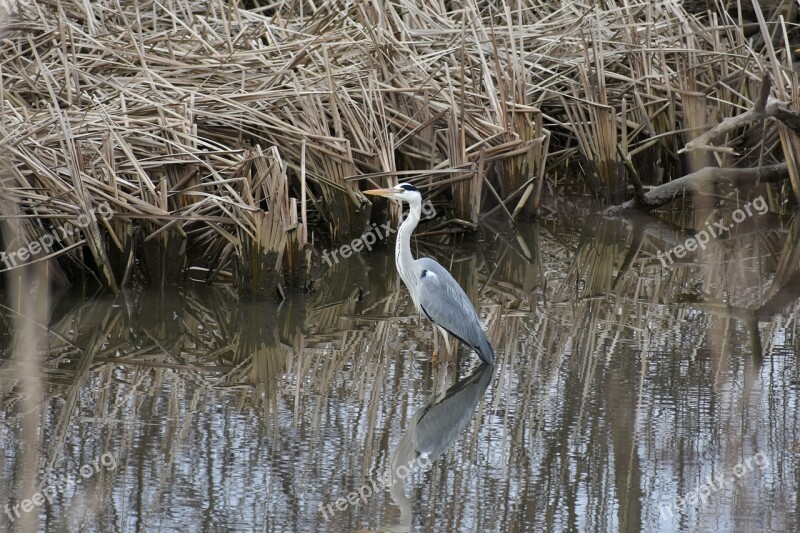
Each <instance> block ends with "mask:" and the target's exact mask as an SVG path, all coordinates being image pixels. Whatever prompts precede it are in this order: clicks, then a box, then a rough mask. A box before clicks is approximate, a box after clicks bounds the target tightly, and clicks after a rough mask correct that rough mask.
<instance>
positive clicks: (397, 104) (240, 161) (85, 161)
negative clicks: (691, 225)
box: [0, 0, 800, 297]
mask: <svg viewBox="0 0 800 533" xmlns="http://www.w3.org/2000/svg"><path fill="white" fill-rule="evenodd" d="M248 7H251V8H252V9H246V8H245V6H244V5H243V4H241V3H239V2H236V1H223V0H208V1H205V2H193V1H189V0H169V1H166V2H157V1H148V0H144V1H141V2H116V1H111V0H100V1H97V2H78V1H69V0H67V1H61V2H54V1H41V0H33V1H31V2H19V3H12V4H10V7H9V11H10V14H9V15H8V16H7V17H6V19H5V23H4V24H3V28H2V30H0V31H2V44H0V113H1V114H2V116H3V120H2V125H1V126H0V127H1V128H2V130H0V150H2V154H3V158H2V161H3V172H2V180H3V184H2V185H3V189H4V191H5V194H6V195H7V196H8V197H9V199H11V200H13V201H14V202H15V204H16V209H15V210H11V211H12V212H4V213H2V216H3V218H4V219H8V218H20V219H22V220H21V222H22V226H23V227H22V230H21V233H20V236H19V237H18V239H17V241H16V242H5V243H4V249H5V250H15V249H17V248H18V247H20V246H23V245H25V244H26V243H29V242H33V241H36V240H37V239H41V238H42V236H43V235H44V234H46V233H50V232H53V231H56V230H57V229H58V228H63V227H64V226H65V225H67V224H73V225H74V224H75V221H76V220H78V217H79V216H80V215H81V214H85V213H90V212H93V211H96V210H98V209H99V208H100V207H107V208H108V209H109V210H110V211H111V212H112V213H113V216H111V217H109V218H103V217H95V218H92V220H91V221H90V222H89V223H88V224H86V225H85V226H84V225H81V227H80V231H76V232H73V233H71V234H70V235H68V236H65V237H64V238H63V239H61V240H60V242H59V243H58V244H57V246H55V247H54V248H53V249H52V250H48V251H47V253H42V254H41V256H40V257H37V259H43V258H54V257H58V258H59V261H58V263H57V264H56V265H54V266H52V267H50V272H51V273H50V275H51V277H52V278H53V279H56V280H58V281H65V280H75V279H77V278H80V277H82V276H89V277H96V278H98V279H99V281H100V282H101V283H102V284H103V285H105V286H107V287H109V288H110V289H112V290H114V291H119V290H120V287H123V286H125V285H130V284H131V283H137V282H139V283H148V282H149V283H151V284H159V285H168V284H173V283H179V282H180V281H181V280H183V279H184V278H185V277H186V275H187V273H189V275H190V276H192V277H193V278H195V279H203V280H206V281H213V280H215V279H220V278H221V279H232V280H233V281H234V282H235V283H236V285H237V287H238V288H239V292H240V293H241V294H243V295H252V296H256V297H265V296H268V295H269V294H271V293H272V292H273V291H274V290H275V288H276V287H279V286H281V285H282V284H283V285H303V284H305V283H307V282H308V281H309V279H311V278H313V277H314V276H313V273H314V272H315V268H316V266H318V265H319V263H320V262H319V261H318V259H317V256H316V251H317V250H318V249H319V248H320V247H327V246H336V245H339V244H341V243H345V242H348V241H350V240H351V239H352V238H354V237H356V236H358V235H360V234H361V233H362V232H363V231H364V230H365V229H366V228H367V227H368V225H369V224H370V221H371V219H375V218H376V217H378V216H383V215H375V214H373V213H372V210H371V204H370V203H369V202H368V201H367V199H366V198H365V197H364V196H363V195H362V194H361V192H360V189H362V188H364V187H366V186H373V185H385V184H387V183H394V182H396V181H397V180H400V179H402V180H405V181H410V182H412V183H415V184H416V185H418V186H419V187H421V188H423V190H424V191H425V192H426V194H427V195H429V196H430V197H432V198H436V199H437V201H439V202H440V204H441V205H446V206H447V209H446V210H445V211H446V215H447V218H448V220H450V221H452V228H453V231H463V230H464V229H471V228H475V227H476V225H477V224H478V223H479V222H480V219H481V217H482V216H483V215H492V214H498V215H499V216H502V217H503V218H505V219H508V220H511V221H512V222H513V221H514V220H518V219H520V218H524V217H531V216H535V215H536V214H537V213H539V211H540V209H542V207H543V205H544V196H545V194H546V193H547V191H548V187H545V176H548V175H549V176H558V175H561V174H567V175H569V176H571V177H570V179H569V180H567V181H566V184H572V183H575V182H581V181H583V182H584V185H585V186H587V187H588V189H589V190H590V191H591V193H592V194H593V195H595V196H596V197H598V198H600V199H603V200H604V201H605V202H610V203H614V202H619V201H621V200H623V199H624V198H625V197H626V194H627V191H626V180H627V179H628V176H627V170H626V168H627V167H626V162H630V163H631V164H632V166H633V167H634V168H635V169H637V172H638V173H639V174H640V175H641V176H642V181H644V182H645V184H659V183H662V182H664V181H668V180H669V179H671V178H673V177H677V176H680V175H683V174H684V173H685V170H686V169H685V168H684V167H685V166H686V160H687V157H684V156H679V155H678V150H680V149H681V147H683V145H684V144H685V142H686V141H687V140H689V139H690V138H691V136H692V135H694V132H695V130H697V129H698V128H702V127H703V126H704V124H705V123H713V122H715V121H719V120H721V119H722V118H724V117H728V116H731V115H736V114H738V113H740V112H742V111H743V110H746V109H749V108H750V107H751V106H752V103H753V101H755V99H756V95H757V94H758V90H759V87H760V79H761V78H760V76H761V72H762V71H763V70H765V69H770V70H771V71H772V73H773V78H774V80H775V86H776V91H777V94H778V95H779V96H783V97H784V98H790V97H794V98H796V97H797V96H796V95H797V91H796V90H795V89H796V87H797V77H796V74H795V73H794V71H792V70H791V54H792V51H791V50H790V49H789V48H788V45H785V43H784V44H781V45H780V46H776V47H771V48H770V47H766V48H767V50H765V51H762V49H764V48H765V47H764V46H763V43H762V44H761V45H755V44H753V41H752V40H748V38H747V37H746V36H745V34H744V33H743V31H742V29H741V27H740V26H741V20H737V19H736V17H735V16H733V17H732V16H731V15H729V14H728V13H726V12H722V11H721V12H719V13H713V12H708V13H701V14H700V15H692V14H689V13H687V12H686V11H685V9H684V7H682V5H681V4H680V3H679V2H676V1H674V0H666V1H661V2H656V3H652V2H644V1H639V2H637V1H634V2H627V3H625V4H624V5H616V4H615V3H599V4H598V3H591V2H571V3H565V4H558V3H556V4H553V3H548V2H539V1H535V0H531V1H528V2H519V3H514V4H507V3H505V2H491V1H486V2H478V1H465V2H460V3H457V4H455V3H453V4H450V3H445V2H431V3H417V2H410V1H405V0H399V1H395V2H388V1H381V2H371V3H365V2H355V1H349V2H333V1H328V2H317V3H313V2H302V1H301V2H283V1H278V2H274V3H270V4H268V5H267V4H264V5H263V6H261V7H259V6H253V5H249V6H248ZM775 13H776V14H775V15H774V16H773V15H770V14H769V13H768V14H767V17H769V18H768V19H766V20H764V21H762V22H763V23H762V24H761V25H760V27H761V28H762V29H774V30H775V31H774V35H776V36H777V40H778V41H781V35H789V34H790V33H791V28H789V29H788V30H787V27H786V25H785V24H784V25H783V26H781V25H780V24H777V23H772V22H770V21H773V20H778V21H779V22H781V21H783V19H781V18H779V17H778V15H779V14H781V13H780V12H778V11H776V12H775ZM789 15H791V14H789ZM762 18H763V16H762ZM779 30H783V33H781V31H779ZM769 42H771V41H769ZM781 42H783V41H781ZM702 112H705V114H706V116H704V117H702V120H701V119H698V113H702ZM793 135H795V134H794V133H793V132H792V131H790V130H786V129H785V128H784V129H783V130H780V131H777V130H775V129H767V128H765V129H764V132H763V134H756V135H754V134H753V133H752V132H748V131H744V132H742V131H739V132H736V133H735V134H734V135H731V136H729V137H730V138H727V139H726V142H727V144H728V145H729V146H735V147H736V149H737V150H738V154H739V155H733V154H731V153H725V154H717V156H716V157H717V159H718V161H717V162H718V163H719V164H720V165H721V166H733V165H736V164H739V163H741V162H744V163H746V164H749V163H751V162H752V161H760V162H761V161H772V160H777V161H784V160H788V161H790V162H791V163H792V165H794V166H796V158H795V157H794V155H792V156H791V157H789V156H787V155H784V154H785V152H786V151H789V152H791V146H793V144H792V143H796V141H797V139H796V137H793ZM795 174H797V175H800V173H797V172H795ZM564 183H565V182H564V181H563V180H561V181H558V180H557V179H555V178H553V179H552V180H551V185H556V186H558V185H560V184H564ZM793 183H794V182H793ZM795 192H796V191H795ZM391 216H392V217H396V216H397V213H396V212H392V213H391ZM13 266H14V265H11V266H9V265H5V266H2V268H3V269H7V268H13Z"/></svg>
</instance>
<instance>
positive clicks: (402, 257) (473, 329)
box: [367, 184, 494, 364]
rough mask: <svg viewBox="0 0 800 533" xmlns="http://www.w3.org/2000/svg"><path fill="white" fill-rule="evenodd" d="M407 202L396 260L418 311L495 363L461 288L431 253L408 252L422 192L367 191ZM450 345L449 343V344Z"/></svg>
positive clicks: (406, 188) (402, 188)
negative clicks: (429, 255) (427, 254)
mask: <svg viewBox="0 0 800 533" xmlns="http://www.w3.org/2000/svg"><path fill="white" fill-rule="evenodd" d="M367 193H369V194H378V195H380V196H386V197H389V198H393V199H396V200H402V201H405V202H408V204H409V213H408V217H407V218H406V220H405V221H404V222H403V223H402V224H401V225H400V228H399V229H398V230H397V245H396V246H395V264H396V265H397V271H398V273H399V274H400V277H401V278H402V280H403V283H405V285H406V287H408V292H409V293H410V294H411V299H412V300H413V301H414V305H415V306H416V308H417V312H419V313H421V314H424V315H425V316H426V317H427V318H428V319H429V320H430V321H431V322H433V323H434V324H435V325H436V326H437V327H438V328H439V329H440V330H442V333H443V335H445V341H446V340H447V337H446V334H448V333H449V334H450V335H452V336H453V337H455V338H457V339H458V340H460V341H461V342H463V343H464V344H466V345H468V346H470V347H471V348H472V349H473V350H475V352H476V353H477V354H478V357H480V358H481V360H482V361H483V362H484V363H489V364H492V363H494V350H493V349H492V345H491V343H490V342H489V339H488V338H487V336H486V333H485V332H484V331H483V327H482V326H481V322H480V320H479V319H478V314H477V313H476V312H475V308H474V307H473V306H472V302H470V300H469V298H468V297H467V295H466V294H465V293H464V290H463V289H462V288H461V286H460V285H459V284H458V282H457V281H456V280H455V279H454V278H453V276H452V275H450V272H448V271H447V269H445V268H444V267H443V266H442V265H440V264H439V263H437V262H436V261H434V260H433V259H431V258H430V257H422V258H420V259H414V257H413V256H412V255H411V234H412V233H413V232H414V228H416V227H417V224H418V223H419V219H420V215H421V214H422V196H421V195H420V193H419V191H417V189H416V188H414V187H413V186H411V185H408V184H400V185H398V186H397V187H395V188H394V189H378V190H376V191H367ZM448 347H449V345H448Z"/></svg>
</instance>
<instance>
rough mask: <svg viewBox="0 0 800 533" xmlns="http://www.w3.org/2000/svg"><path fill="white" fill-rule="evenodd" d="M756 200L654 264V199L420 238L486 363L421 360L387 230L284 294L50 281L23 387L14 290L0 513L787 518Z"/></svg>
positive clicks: (399, 523)
mask: <svg viewBox="0 0 800 533" xmlns="http://www.w3.org/2000/svg"><path fill="white" fill-rule="evenodd" d="M765 220H766V219H764V220H761V221H760V222H759V223H758V224H756V223H755V222H752V223H750V224H742V225H740V226H739V227H737V229H736V230H735V231H733V232H732V233H731V235H729V236H728V237H727V238H725V239H719V240H715V241H714V242H712V243H711V244H710V245H709V247H708V248H707V249H706V250H705V251H701V252H699V253H692V254H688V255H687V256H685V257H684V258H682V259H681V260H680V261H679V262H676V263H674V264H673V265H671V266H669V267H666V268H665V267H664V265H663V264H662V262H661V261H660V260H659V259H658V257H657V253H658V252H659V251H662V252H663V251H666V250H668V249H670V248H671V247H672V246H674V245H675V244H677V243H681V242H683V240H684V239H685V238H687V236H688V234H686V233H683V232H681V231H680V230H675V229H673V228H672V227H669V226H667V225H665V224H663V223H660V222H658V221H656V220H655V219H653V218H635V219H618V220H609V219H591V220H585V219H584V218H582V217H578V216H571V217H570V216H565V217H562V218H559V219H558V220H552V221H543V222H541V223H538V224H529V225H523V226H521V227H520V228H518V229H517V231H516V232H514V231H511V230H510V229H508V228H506V227H488V228H486V229H485V230H484V231H483V232H482V233H481V235H480V236H477V237H474V238H469V239H464V238H447V237H431V238H427V239H423V240H420V241H418V243H417V245H418V249H417V250H415V252H418V253H421V254H424V255H432V256H434V257H436V258H437V259H438V260H439V261H440V262H442V263H443V264H444V265H445V266H446V267H448V268H449V269H450V270H451V272H453V274H454V276H455V277H456V279H458V280H459V282H460V283H461V284H462V286H463V287H464V288H465V290H466V291H467V293H468V295H469V296H470V297H471V298H472V299H473V301H475V302H477V303H478V308H479V315H480V317H481V319H482V321H483V322H484V324H485V325H486V328H487V330H488V332H489V336H490V338H491V340H492V342H493V344H494V346H495V349H496V351H497V354H498V360H497V365H496V367H495V368H494V369H486V368H483V367H481V366H480V365H479V361H478V359H477V357H476V356H475V355H474V354H470V353H468V352H467V351H466V350H465V349H464V348H461V350H460V351H459V352H458V353H457V354H456V356H455V357H454V359H453V360H452V361H450V362H449V363H448V362H447V361H446V360H445V358H444V357H441V355H442V354H439V355H440V357H437V358H435V359H434V357H433V356H432V355H433V354H432V350H433V340H432V331H431V327H430V324H429V323H427V322H426V321H425V320H418V319H417V317H416V316H415V315H414V312H413V306H412V305H411V303H410V300H409V298H408V295H407V293H406V291H405V289H404V288H403V287H402V285H401V282H400V281H399V279H398V277H397V275H396V274H395V270H394V264H393V254H392V252H391V250H389V249H388V248H386V247H380V248H376V249H375V250H373V251H372V252H371V253H366V252H365V253H360V254H356V255H354V256H352V257H350V258H348V259H346V260H343V261H341V262H339V263H337V264H334V265H333V266H332V268H330V269H329V271H328V272H327V273H326V275H325V276H324V277H323V278H322V279H321V280H319V281H317V282H316V283H315V288H314V290H313V291H312V292H310V293H302V292H290V293H289V294H288V295H287V299H286V300H285V301H283V302H282V303H280V304H277V303H273V302H242V301H240V300H239V299H238V298H237V297H236V296H235V292H234V290H233V289H232V288H230V287H229V286H226V285H224V284H222V285H216V286H210V287H209V286H206V285H201V284H192V283H189V284H188V285H187V286H186V287H184V288H181V289H176V290H174V291H170V292H160V291H152V290H148V291H144V292H134V291H130V292H127V293H125V294H123V295H121V296H120V297H117V298H114V297H111V296H105V295H93V294H90V293H89V292H88V290H87V289H75V290H71V291H66V292H63V293H58V294H54V295H53V296H52V299H51V303H50V308H49V311H48V318H47V324H42V325H41V330H40V335H39V336H38V338H37V340H38V345H37V350H38V353H39V355H40V356H41V357H42V358H43V364H42V368H41V383H42V390H41V393H40V397H38V398H35V399H31V398H28V399H27V400H25V398H24V397H25V395H26V390H25V387H24V386H23V385H22V383H21V381H20V376H21V372H23V371H24V369H25V368H26V367H25V366H24V365H23V363H22V361H21V360H19V359H14V358H11V353H12V348H11V334H12V333H13V331H14V328H15V326H14V324H15V323H18V321H19V313H18V312H17V313H15V311H14V309H13V308H14V306H13V305H10V306H7V307H5V308H4V310H3V315H2V316H3V318H4V322H3V331H2V332H3V337H2V339H3V341H2V342H3V345H2V347H3V352H2V357H3V360H2V363H0V364H2V370H0V372H1V373H0V377H1V378H2V379H0V394H1V395H2V396H0V398H1V399H2V406H3V409H2V415H0V447H1V448H2V450H0V472H2V475H3V477H4V481H5V482H4V489H3V492H2V493H0V511H2V510H4V509H9V510H8V511H6V512H4V513H3V514H2V515H0V519H1V520H0V524H1V525H0V528H2V529H3V530H13V529H15V528H17V527H18V526H19V524H20V523H22V522H21V521H22V520H23V518H19V519H17V518H15V519H14V520H13V521H12V520H11V519H10V518H9V516H12V517H13V516H14V511H13V506H14V505H20V502H22V500H24V499H26V498H32V497H33V494H34V493H35V492H37V491H46V490H47V489H48V487H53V486H58V490H57V491H56V492H57V493H56V494H54V495H53V496H52V497H51V498H49V501H48V500H45V501H44V503H43V504H42V505H40V506H37V507H35V508H34V509H33V510H32V511H30V513H29V514H32V515H34V516H38V518H39V528H40V529H43V530H50V531H61V530H72V531H77V530H84V531H103V532H105V531H125V532H128V531H200V530H202V531H223V530H230V531H253V530H260V531H362V530H365V531H375V530H394V531H408V530H412V531H435V532H439V531H617V530H619V531H676V530H677V531H708V530H720V531H794V530H796V529H797V524H798V492H799V489H798V487H800V418H798V391H799V390H800V372H799V371H798V366H797V355H796V349H797V346H798V340H797V334H796V332H797V328H798V324H797V312H798V302H797V299H798V296H800V277H799V276H800V273H799V272H798V270H799V267H800V262H799V261H798V235H800V228H799V227H798V223H797V221H796V220H795V221H792V220H788V221H787V220H782V221H781V220H771V221H769V223H767V222H765ZM6 297H7V298H6V300H7V301H13V298H11V297H10V296H9V295H6ZM17 311H18V310H17ZM15 319H16V320H17V322H15V321H14V320H15ZM33 400H35V401H33ZM32 404H34V405H38V406H39V407H38V408H37V409H36V410H35V411H31V410H30V409H29V406H30V405H32ZM26 421H27V422H26ZM31 421H33V422H31ZM26 423H29V424H31V425H30V426H28V429H26V425H25V424H26ZM32 435H33V436H32ZM26 457H27V458H28V459H25V458H26ZM30 457H34V458H35V461H34V462H33V463H31V462H30ZM412 459H415V460H416V461H417V463H429V464H427V468H424V469H423V468H419V469H413V468H412V471H411V472H410V473H409V474H408V475H407V476H399V475H395V476H394V477H390V478H389V479H385V475H386V473H387V471H388V472H390V471H391V470H392V466H394V467H395V469H396V467H397V465H401V464H403V465H407V464H408V463H409V461H411V460H412ZM26 460H27V461H28V463H27V464H28V466H30V465H31V464H34V465H35V466H34V468H35V470H36V474H35V475H34V476H33V477H31V476H30V475H29V474H30V470H29V468H28V467H26ZM103 460H104V461H105V463H103V462H102V461H103ZM87 465H88V466H89V468H84V469H82V467H86V466H87ZM83 473H86V474H88V475H87V476H86V477H82V474H83ZM401 473H404V472H401ZM26 475H27V476H28V477H27V478H26ZM400 477H403V478H404V479H400ZM26 479H34V480H35V486H30V484H28V485H26ZM69 481H74V482H75V483H74V484H69V483H68V482H69ZM365 487H367V488H365ZM21 488H22V490H21ZM51 490H52V489H51ZM367 492H369V494H367ZM353 494H355V497H354V496H353ZM348 497H350V500H351V501H349V502H348V501H347V499H348ZM342 502H344V503H342ZM6 505H9V506H11V507H10V508H5V507H4V506H6ZM9 513H10V514H9ZM21 516H22V515H21Z"/></svg>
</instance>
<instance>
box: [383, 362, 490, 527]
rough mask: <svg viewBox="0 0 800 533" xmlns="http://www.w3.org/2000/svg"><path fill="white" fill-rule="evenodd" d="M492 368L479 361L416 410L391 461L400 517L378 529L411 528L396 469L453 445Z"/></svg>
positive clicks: (402, 483)
mask: <svg viewBox="0 0 800 533" xmlns="http://www.w3.org/2000/svg"><path fill="white" fill-rule="evenodd" d="M493 370H494V367H493V366H492V365H487V364H482V365H480V366H479V367H478V368H476V369H475V371H474V372H473V373H472V374H470V375H469V377H467V378H465V379H463V380H461V381H459V382H458V383H456V384H454V385H453V386H452V387H450V388H449V389H447V390H446V391H445V392H444V393H442V394H439V395H436V396H434V397H432V398H431V399H430V400H428V402H426V403H425V405H423V406H422V407H421V408H420V409H419V410H418V411H417V412H416V413H415V414H414V418H413V419H412V420H411V424H409V426H408V428H407V429H406V432H405V433H404V434H403V437H402V438H401V439H400V442H399V443H398V444H397V448H395V450H394V453H393V454H392V459H391V463H390V468H391V470H390V472H391V474H392V475H393V478H392V480H391V482H390V494H391V495H392V499H393V500H394V501H395V503H396V504H397V506H398V507H400V519H399V520H398V521H397V523H396V524H394V525H392V526H384V527H382V528H381V529H380V530H379V531H409V530H410V528H411V521H412V508H411V501H410V500H409V499H408V497H407V496H406V495H405V492H404V489H405V477H404V476H402V477H401V476H399V475H397V473H398V472H400V468H401V467H404V466H405V465H409V464H413V463H415V462H416V463H424V464H426V465H429V464H430V463H432V462H433V461H435V460H436V459H438V458H439V457H440V456H441V455H442V454H443V453H445V452H446V451H447V450H449V449H450V448H451V447H452V446H453V444H454V443H455V441H456V439H457V438H458V436H459V435H460V434H461V433H462V432H463V431H464V429H465V428H466V427H467V424H469V421H470V419H472V414H473V413H474V412H475V409H476V408H477V407H478V403H480V401H481V398H482V397H483V395H484V393H485V392H486V389H487V388H488V387H489V383H490V382H491V380H492V371H493ZM420 458H424V461H420Z"/></svg>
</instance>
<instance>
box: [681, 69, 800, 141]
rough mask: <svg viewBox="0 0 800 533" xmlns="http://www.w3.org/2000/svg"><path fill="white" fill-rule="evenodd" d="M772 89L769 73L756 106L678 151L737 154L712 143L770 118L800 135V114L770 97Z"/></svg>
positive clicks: (764, 78)
mask: <svg viewBox="0 0 800 533" xmlns="http://www.w3.org/2000/svg"><path fill="white" fill-rule="evenodd" d="M771 87H772V78H771V77H770V75H769V73H764V77H763V78H762V79H761V90H760V91H759V94H758V100H756V103H755V106H753V109H751V110H749V111H745V112H744V113H742V114H741V115H737V116H735V117H728V118H726V119H725V120H723V121H722V122H720V123H719V124H717V125H716V126H714V127H713V128H711V129H710V130H708V131H707V132H705V133H703V134H702V135H700V136H698V137H696V138H695V139H692V140H691V141H689V142H687V143H686V146H685V147H683V148H682V149H680V150H678V153H679V154H682V153H684V152H694V151H697V150H711V151H714V152H726V153H731V154H733V153H735V152H734V150H733V148H730V147H726V146H714V145H712V144H711V142H712V141H713V140H714V139H716V138H718V137H721V136H722V135H724V134H726V133H730V132H732V131H735V130H737V129H738V128H741V127H742V126H745V125H747V124H750V123H753V122H761V121H764V120H766V119H768V118H774V119H776V120H779V121H781V122H783V123H784V124H786V126H787V127H788V128H789V129H791V130H792V131H794V132H795V133H797V134H800V112H798V111H793V110H792V109H791V108H790V104H789V103H787V102H784V101H782V100H778V99H777V98H773V97H771V96H770V95H769V90H770V88H771Z"/></svg>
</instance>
